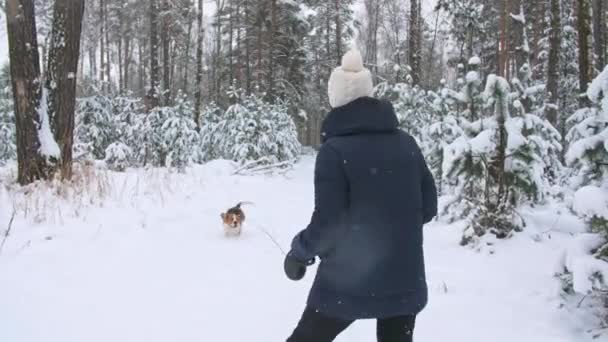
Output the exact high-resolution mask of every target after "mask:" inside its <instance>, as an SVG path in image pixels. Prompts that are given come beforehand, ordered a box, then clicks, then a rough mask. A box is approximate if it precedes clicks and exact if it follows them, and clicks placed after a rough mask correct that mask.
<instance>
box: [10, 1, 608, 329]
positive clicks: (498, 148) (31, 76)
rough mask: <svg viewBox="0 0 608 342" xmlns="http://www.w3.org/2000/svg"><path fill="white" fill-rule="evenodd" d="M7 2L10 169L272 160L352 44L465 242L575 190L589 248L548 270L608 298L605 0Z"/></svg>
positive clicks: (504, 229) (314, 137)
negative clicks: (413, 143)
mask: <svg viewBox="0 0 608 342" xmlns="http://www.w3.org/2000/svg"><path fill="white" fill-rule="evenodd" d="M0 9H1V11H0V12H1V13H2V14H0V23H1V28H0V62H1V63H2V65H0V166H4V167H5V168H11V167H12V168H16V169H17V171H16V174H14V177H13V178H12V179H11V182H15V181H17V182H18V183H19V184H20V185H22V186H28V185H27V184H30V183H38V182H40V180H55V182H60V183H61V182H68V183H69V182H70V179H72V178H79V177H80V176H79V175H78V172H82V171H81V167H80V166H79V165H85V164H87V163H88V164H94V165H95V167H96V168H107V169H108V170H111V171H112V172H125V171H127V170H130V169H137V168H170V169H172V170H176V171H177V172H185V170H187V168H189V167H191V166H192V165H196V164H204V163H207V162H210V161H213V160H217V159H223V160H224V159H225V160H231V161H233V162H236V163H237V164H238V165H239V168H238V170H237V171H239V172H244V171H248V172H251V173H258V172H279V173H281V172H284V170H287V169H289V168H291V167H293V165H294V164H295V163H296V162H297V161H298V160H299V159H300V158H301V156H302V154H303V153H309V152H310V151H311V148H317V147H318V146H319V144H320V139H319V137H320V124H321V122H322V120H323V118H324V115H325V114H326V113H327V112H328V111H329V109H330V107H329V103H328V99H327V80H328V78H329V75H330V73H331V71H332V69H333V68H334V67H336V66H338V65H339V61H340V58H341V56H342V55H343V54H344V53H345V52H346V51H348V50H349V49H350V48H353V47H356V48H358V49H360V50H361V52H362V54H363V56H364V61H365V64H366V67H367V68H369V69H370V70H371V71H372V72H373V74H374V81H375V84H376V85H377V86H376V89H375V93H376V96H377V97H380V98H386V99H389V100H391V101H392V103H393V105H394V107H395V110H396V112H397V115H398V117H399V121H400V123H401V127H402V128H403V129H404V130H406V131H407V132H409V133H410V134H412V135H413V136H414V137H415V138H416V139H417V140H418V142H419V143H420V145H421V148H422V150H423V152H424V154H425V156H426V159H427V163H428V164H429V167H430V168H431V169H432V171H433V173H434V175H435V177H436V180H437V183H438V187H439V192H440V195H441V196H442V206H441V207H442V208H441V214H440V218H439V219H440V220H442V221H444V222H447V223H454V222H465V225H464V228H463V229H464V230H463V233H462V238H461V241H460V242H461V244H462V245H463V246H479V245H480V244H483V243H484V242H483V241H484V238H485V237H487V236H493V237H496V238H498V239H505V238H510V237H512V236H513V235H514V234H516V233H517V232H521V231H523V230H525V229H526V227H527V222H526V219H525V217H524V216H523V215H521V213H520V212H521V210H522V208H524V207H525V208H534V207H537V206H543V205H547V204H548V203H568V205H567V209H568V210H569V211H571V212H572V213H574V214H575V215H576V216H577V217H578V218H579V219H580V220H581V221H582V222H584V223H585V225H586V230H587V233H588V234H587V235H585V239H584V241H583V242H584V243H582V245H581V246H582V247H581V248H579V249H580V250H581V251H582V252H581V253H580V255H578V257H579V259H578V260H579V261H580V260H583V261H581V262H578V263H573V262H568V261H566V262H565V265H564V267H563V268H562V269H561V270H560V271H559V272H557V274H558V277H559V279H560V281H561V284H562V288H563V291H564V295H565V296H575V295H577V294H578V295H583V296H585V298H586V297H590V298H591V297H592V298H595V299H596V301H595V302H594V303H595V305H596V307H599V308H602V307H603V306H604V305H606V304H605V303H608V297H607V296H606V293H608V292H607V291H608V283H607V282H606V277H608V96H607V95H608V67H606V63H607V62H608V59H607V58H608V36H607V33H606V31H607V29H608V20H607V19H608V3H606V1H604V0H539V1H525V0H434V1H431V0H357V1H355V0H326V1H318V0H301V1H295V0H213V1H210V0H94V1H93V0H91V1H84V0H78V1H67V0H54V1H51V0H6V1H5V2H2V3H1V4H0ZM11 13H12V14H15V15H14V16H12V14H11ZM13 17H14V18H17V19H15V20H10V18H13ZM7 19H9V20H7ZM9 42H11V51H10V55H9V50H8V46H9V44H8V43H9ZM9 61H10V63H9ZM15 92H16V93H15ZM16 162H17V163H16ZM88 164H87V165H88ZM79 170H80V171H79ZM2 181H6V182H8V180H6V179H4V180H2ZM72 181H73V180H72ZM13 186H16V185H15V184H13ZM548 229H549V228H548ZM9 231H10V224H9V229H8V230H7V231H6V234H5V235H6V236H8V235H9ZM0 233H2V231H1V230H0ZM1 236H2V234H0V237H1ZM0 251H1V247H0ZM569 260H570V259H569ZM603 315H605V316H604V317H606V318H608V311H604V312H603ZM602 324H603V326H604V327H605V326H606V324H608V320H604V322H603V323H602Z"/></svg>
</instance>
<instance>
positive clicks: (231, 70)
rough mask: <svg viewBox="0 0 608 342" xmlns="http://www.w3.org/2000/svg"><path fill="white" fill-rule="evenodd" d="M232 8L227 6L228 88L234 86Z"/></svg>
mask: <svg viewBox="0 0 608 342" xmlns="http://www.w3.org/2000/svg"><path fill="white" fill-rule="evenodd" d="M233 9H234V6H233V5H232V4H229V5H228V64H229V65H228V69H229V75H230V79H229V80H228V83H229V84H230V86H231V87H232V86H234V50H233V48H232V45H233V43H234V15H233V13H232V11H233Z"/></svg>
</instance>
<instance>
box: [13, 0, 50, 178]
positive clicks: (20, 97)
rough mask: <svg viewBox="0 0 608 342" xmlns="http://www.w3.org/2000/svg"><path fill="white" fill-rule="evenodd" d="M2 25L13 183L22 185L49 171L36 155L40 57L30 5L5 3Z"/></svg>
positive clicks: (22, 0)
mask: <svg viewBox="0 0 608 342" xmlns="http://www.w3.org/2000/svg"><path fill="white" fill-rule="evenodd" d="M6 21H7V32H8V43H9V57H10V71H11V85H12V90H13V99H14V108H15V125H16V130H17V163H18V172H17V174H18V175H17V181H18V182H19V184H22V185H25V184H29V183H31V182H34V181H36V180H39V179H47V178H49V176H50V171H51V165H49V163H47V161H46V159H45V158H43V157H42V156H41V155H40V153H39V148H40V140H39V138H38V130H39V129H40V125H41V118H40V116H39V114H38V107H39V105H40V98H41V87H40V83H39V82H40V64H39V63H40V56H39V55H38V41H37V39H36V38H37V37H36V19H35V14H34V1H33V0H7V1H6Z"/></svg>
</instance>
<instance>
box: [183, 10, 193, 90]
mask: <svg viewBox="0 0 608 342" xmlns="http://www.w3.org/2000/svg"><path fill="white" fill-rule="evenodd" d="M188 13H190V11H188ZM191 40H192V19H191V18H190V15H188V33H187V34H186V58H184V69H183V72H182V77H183V80H184V85H183V86H182V91H183V92H184V94H186V95H188V94H189V93H190V92H189V91H188V88H189V87H188V83H189V82H188V81H189V79H188V68H189V67H190V45H191Z"/></svg>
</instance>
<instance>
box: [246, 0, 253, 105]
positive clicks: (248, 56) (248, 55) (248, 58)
mask: <svg viewBox="0 0 608 342" xmlns="http://www.w3.org/2000/svg"><path fill="white" fill-rule="evenodd" d="M244 6H245V20H244V22H245V25H246V28H245V74H246V75H245V78H246V81H245V86H246V87H247V95H249V94H251V43H250V35H251V30H250V26H249V24H248V19H249V1H248V0H245V2H244Z"/></svg>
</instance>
